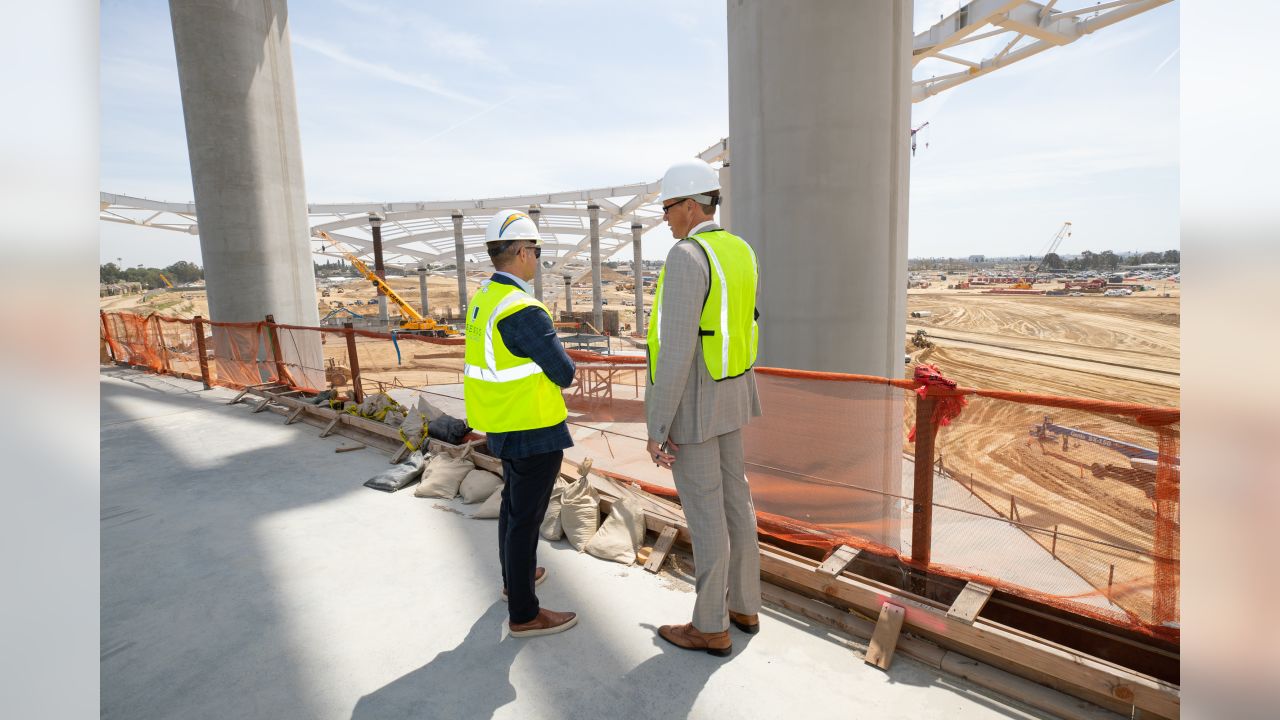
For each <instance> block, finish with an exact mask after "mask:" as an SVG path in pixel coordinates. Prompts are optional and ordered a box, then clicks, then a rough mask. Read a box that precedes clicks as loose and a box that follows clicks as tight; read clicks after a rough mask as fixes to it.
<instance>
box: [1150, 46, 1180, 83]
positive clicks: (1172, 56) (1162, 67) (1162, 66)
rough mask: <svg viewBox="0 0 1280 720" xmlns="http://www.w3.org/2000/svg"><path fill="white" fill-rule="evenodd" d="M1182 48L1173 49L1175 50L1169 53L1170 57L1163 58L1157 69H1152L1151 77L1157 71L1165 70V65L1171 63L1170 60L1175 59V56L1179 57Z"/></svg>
mask: <svg viewBox="0 0 1280 720" xmlns="http://www.w3.org/2000/svg"><path fill="white" fill-rule="evenodd" d="M1180 49H1181V48H1174V49H1173V52H1171V53H1169V57H1167V58H1165V59H1164V60H1163V61H1162V62H1161V63H1160V64H1159V65H1157V66H1156V69H1155V70H1152V71H1151V77H1155V76H1156V74H1157V73H1159V72H1160V71H1161V70H1163V69H1164V66H1165V65H1168V64H1169V62H1170V61H1171V60H1173V59H1174V58H1175V57H1177V56H1178V50H1180Z"/></svg>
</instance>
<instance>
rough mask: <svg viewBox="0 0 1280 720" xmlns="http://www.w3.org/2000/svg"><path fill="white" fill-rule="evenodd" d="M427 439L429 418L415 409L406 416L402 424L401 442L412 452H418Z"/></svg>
mask: <svg viewBox="0 0 1280 720" xmlns="http://www.w3.org/2000/svg"><path fill="white" fill-rule="evenodd" d="M426 439H427V416H426V415H423V414H422V411H421V410H419V409H418V408H414V409H412V410H410V411H409V412H408V413H406V414H405V417H404V422H402V423H400V440H401V441H403V442H404V444H405V445H406V446H407V447H408V448H409V449H410V450H417V449H418V448H420V447H422V445H423V442H424V441H425V440H426Z"/></svg>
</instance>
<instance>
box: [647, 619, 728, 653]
mask: <svg viewBox="0 0 1280 720" xmlns="http://www.w3.org/2000/svg"><path fill="white" fill-rule="evenodd" d="M658 635H660V636H661V637H662V639H663V640H666V641H667V642H669V643H671V644H672V645H675V646H676V647H681V648H684V649H685V650H705V651H706V652H708V653H710V654H712V655H715V656H716V657H727V656H728V655H729V653H731V652H733V643H732V642H731V641H730V640H729V631H728V630H725V631H723V632H718V633H704V632H702V631H701V630H699V629H698V628H696V627H694V626H693V623H685V624H684V625H663V626H662V627H660V628H658Z"/></svg>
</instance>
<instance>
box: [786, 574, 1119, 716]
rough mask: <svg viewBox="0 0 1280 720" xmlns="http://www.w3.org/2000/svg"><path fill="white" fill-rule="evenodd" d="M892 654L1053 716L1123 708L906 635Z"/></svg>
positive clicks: (792, 599)
mask: <svg viewBox="0 0 1280 720" xmlns="http://www.w3.org/2000/svg"><path fill="white" fill-rule="evenodd" d="M760 590H761V596H762V597H763V599H764V601H765V602H766V603H768V604H770V605H772V606H775V607H780V608H783V609H785V610H789V611H791V612H794V613H797V614H799V615H803V616H804V617H807V618H809V619H810V620H816V621H817V622H820V623H823V624H825V625H827V626H828V627H831V628H834V629H836V630H838V631H840V632H842V633H844V634H846V635H848V636H850V637H852V638H857V639H859V640H869V639H870V638H871V635H872V634H873V633H874V632H875V625H874V624H873V623H872V622H871V621H870V620H867V619H865V618H863V617H861V616H859V615H855V614H853V613H849V612H846V611H844V610H841V609H839V608H835V607H832V606H831V605H828V604H826V603H824V602H820V601H818V600H815V599H813V598H811V597H808V596H807V595H802V594H800V593H798V592H795V591H792V590H788V589H786V588H783V587H779V586H777V585H774V584H772V583H764V584H762V585H761V588H760ZM897 652H898V653H899V654H902V655H906V656H907V657H910V658H912V659H913V660H916V661H918V662H920V663H923V664H925V665H927V666H929V667H931V668H935V669H939V670H943V671H945V672H949V673H952V674H954V675H956V676H958V677H962V678H964V679H966V680H968V681H970V682H972V683H974V684H976V685H979V686H981V687H985V688H987V689H989V690H994V691H995V692H998V693H1000V694H1002V695H1005V696H1006V697H1011V698H1013V699H1015V700H1018V701H1020V702H1024V703H1026V704H1028V705H1030V706H1032V707H1034V708H1037V709H1039V710H1043V711H1045V712H1047V713H1049V714H1050V715H1052V716H1053V717H1060V718H1066V719H1067V720H1115V717H1116V715H1115V712H1128V709H1127V708H1122V707H1115V708H1113V709H1111V710H1108V709H1104V708H1102V707H1100V706H1098V705H1094V704H1093V703H1090V702H1085V701H1084V700H1080V699H1078V698H1074V697H1071V696H1069V695H1066V694H1064V693H1062V692H1059V691H1057V690H1054V689H1053V688H1050V687H1046V686H1044V685H1041V684H1039V683H1036V682H1032V681H1031V680H1026V679H1023V678H1020V677H1018V676H1016V675H1014V674H1012V673H1008V672H1005V671H1004V670H1001V669H999V668H996V667H993V666H991V665H988V664H986V663H982V662H979V661H977V660H974V659H973V658H970V657H967V656H965V655H961V654H960V653H957V652H954V651H951V650H944V649H943V648H940V647H938V646H937V645H935V644H933V643H931V642H929V641H928V640H922V639H920V638H916V637H911V636H910V635H907V634H903V635H902V636H900V637H899V638H898V649H897Z"/></svg>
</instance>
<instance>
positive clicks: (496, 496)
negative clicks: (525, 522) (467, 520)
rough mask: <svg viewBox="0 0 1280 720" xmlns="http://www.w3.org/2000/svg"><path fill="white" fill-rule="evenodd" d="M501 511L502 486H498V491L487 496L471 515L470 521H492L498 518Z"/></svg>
mask: <svg viewBox="0 0 1280 720" xmlns="http://www.w3.org/2000/svg"><path fill="white" fill-rule="evenodd" d="M501 511H502V485H498V489H497V490H494V491H493V492H492V493H490V494H489V499H488V500H485V501H484V502H483V503H481V504H480V507H479V508H478V509H477V510H476V511H475V513H474V514H472V516H471V519H472V520H492V519H494V518H496V517H498V513H499V512H501Z"/></svg>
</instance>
